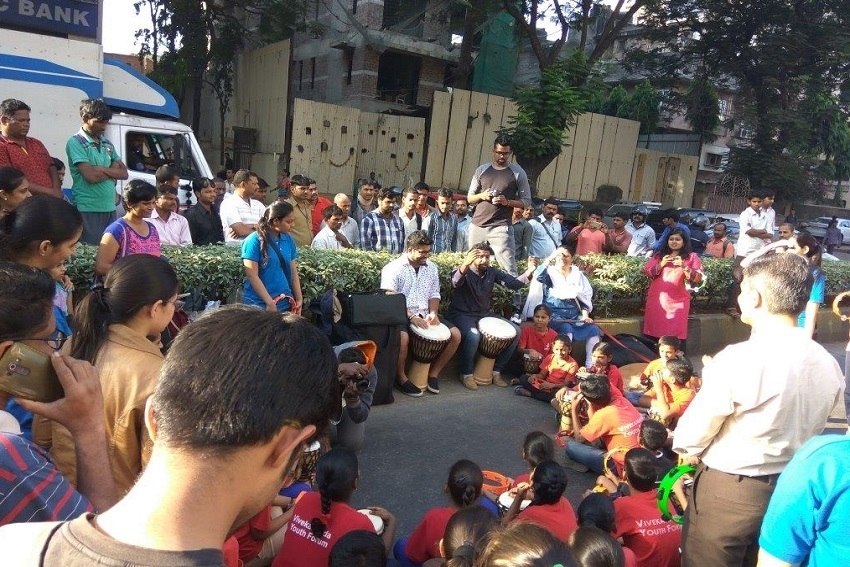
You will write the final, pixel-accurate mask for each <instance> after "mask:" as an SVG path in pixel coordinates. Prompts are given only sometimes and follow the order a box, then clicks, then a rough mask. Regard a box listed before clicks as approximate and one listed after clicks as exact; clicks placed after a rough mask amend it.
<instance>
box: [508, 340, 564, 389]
mask: <svg viewBox="0 0 850 567" xmlns="http://www.w3.org/2000/svg"><path fill="white" fill-rule="evenodd" d="M571 348H572V341H571V340H570V337H568V336H567V335H558V336H557V337H556V338H555V340H554V341H553V342H552V353H551V354H549V355H548V356H547V357H546V358H544V359H543V362H541V363H540V372H538V373H537V374H532V375H530V376H529V375H528V374H523V375H522V376H520V377H519V384H520V385H519V386H517V387H516V389H515V390H514V393H516V394H517V395H518V396H526V397H531V398H534V399H535V400H541V401H544V402H549V401H551V400H552V398H554V397H555V392H557V391H558V390H560V389H561V388H563V387H565V386H566V387H572V386H573V385H574V380H575V376H576V372H578V368H579V367H578V363H577V362H576V361H575V360H574V359H573V357H571V356H570V349H571Z"/></svg>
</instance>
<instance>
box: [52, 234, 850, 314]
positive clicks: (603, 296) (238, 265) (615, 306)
mask: <svg viewBox="0 0 850 567" xmlns="http://www.w3.org/2000/svg"><path fill="white" fill-rule="evenodd" d="M94 253H95V248H94V247H92V246H86V245H80V246H79V247H78V248H77V253H76V254H75V255H74V256H73V257H72V258H71V259H70V260H69V263H68V274H69V276H70V277H71V279H72V280H73V281H74V285H75V286H76V287H77V289H79V290H84V289H86V288H88V284H89V282H90V281H91V278H92V268H93V267H94ZM298 253H299V254H300V255H301V256H300V258H299V260H298V271H299V273H300V275H301V287H302V291H303V293H304V299H305V303H306V302H309V301H310V300H311V299H313V298H314V297H317V296H319V295H321V294H322V293H323V292H324V291H325V290H327V289H330V288H336V289H338V290H342V291H368V290H373V289H378V287H380V280H381V268H383V266H384V265H385V264H387V262H389V261H390V260H392V259H393V256H392V255H391V254H388V253H386V252H378V253H376V252H363V251H361V250H339V251H337V250H313V249H312V248H300V249H299V250H298ZM163 255H164V256H166V257H167V258H168V260H169V261H170V262H171V264H172V265H173V266H174V269H175V271H176V272H177V276H178V278H179V279H180V282H181V284H182V285H183V288H184V289H190V288H198V289H200V290H202V292H203V293H204V294H205V295H206V296H207V297H208V298H210V299H220V300H223V301H226V300H227V298H228V297H229V296H231V294H232V293H233V291H234V290H235V289H236V288H238V287H239V286H240V285H241V284H242V280H243V274H244V272H243V270H242V260H241V257H240V250H239V249H238V248H235V247H231V246H194V247H188V248H179V247H173V246H165V247H163ZM462 258H463V254H460V253H444V254H438V255H435V256H433V257H432V258H431V260H432V261H433V262H434V263H435V264H437V266H438V268H439V270H440V290H441V295H442V297H443V308H445V307H447V306H448V301H449V298H450V297H451V279H450V278H451V272H452V270H453V269H454V268H455V267H457V266H458V265H459V264H460V262H461V260H462ZM645 262H646V260H645V259H643V258H635V257H632V256H605V255H596V254H591V255H588V256H585V257H583V258H580V259H579V264H580V265H581V267H582V268H583V269H584V270H585V272H586V273H587V274H588V277H589V278H590V281H591V284H592V285H593V289H594V292H595V293H594V295H595V299H594V303H595V309H594V313H595V315H596V316H599V317H607V316H613V315H626V314H634V313H636V312H639V311H640V309H642V307H643V303H644V301H645V298H646V291H647V289H648V288H649V279H648V278H647V277H645V276H644V275H643V266H644V263H645ZM524 268H525V266H524V265H521V266H520V269H521V270H522V269H524ZM703 269H704V271H705V274H706V277H707V280H706V284H705V285H704V286H703V288H702V289H700V291H699V293H698V294H697V296H696V298H695V302H694V305H695V309H697V310H699V309H702V308H708V309H712V308H714V309H716V308H718V307H719V306H722V305H723V304H724V302H725V301H726V294H727V291H728V288H729V283H730V282H731V281H732V262H731V260H717V259H713V258H708V259H703ZM824 272H825V273H826V277H827V294H828V295H835V294H836V293H838V292H841V291H844V290H847V289H850V262H828V263H826V264H824ZM512 297H513V293H512V292H511V291H510V290H508V289H505V288H503V287H501V286H496V291H495V293H494V297H493V303H494V310H496V311H502V312H510V309H511V303H512Z"/></svg>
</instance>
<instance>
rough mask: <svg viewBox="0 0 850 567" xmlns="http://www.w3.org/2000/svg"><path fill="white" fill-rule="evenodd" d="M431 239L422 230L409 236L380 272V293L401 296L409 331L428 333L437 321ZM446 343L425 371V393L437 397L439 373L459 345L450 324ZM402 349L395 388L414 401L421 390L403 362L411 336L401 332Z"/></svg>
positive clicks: (437, 294)
mask: <svg viewBox="0 0 850 567" xmlns="http://www.w3.org/2000/svg"><path fill="white" fill-rule="evenodd" d="M431 244H432V242H431V238H430V237H429V236H428V233H427V232H425V231H424V230H417V231H415V232H412V233H411V234H410V236H408V237H407V240H406V241H405V252H404V254H402V255H401V256H399V257H398V258H396V259H395V260H393V261H392V262H390V263H389V264H387V265H386V266H384V268H383V269H382V270H381V289H386V290H389V291H395V292H397V293H401V294H403V295H404V297H405V299H406V301H407V318H408V320H409V321H410V327H411V328H413V327H417V328H419V329H424V330H427V329H429V328H433V327H437V326H439V325H440V324H441V323H440V318H439V316H438V315H437V312H438V311H439V309H440V275H439V272H438V270H437V266H436V264H434V263H432V262H429V261H428V256H430V255H431ZM447 327H449V331H450V338H449V342H448V344H447V345H446V347H445V348H444V349H443V351H442V353H440V354H439V356H437V358H436V360H434V361H433V362H431V366H430V368H429V370H428V386H427V388H428V391H429V392H431V393H432V394H439V393H440V383H439V380H438V377H439V375H440V371H441V370H442V369H443V367H444V366H445V365H446V363H447V362H448V361H449V360H451V358H452V356H453V355H454V353H455V351H456V350H457V347H458V345H459V344H460V332H459V331H458V330H457V329H456V328H455V327H454V326H453V325H451V324H449V325H447ZM399 332H400V333H401V345H400V347H399V352H398V368H397V378H396V387H397V388H398V389H399V390H400V391H401V392H402V393H403V394H406V395H408V396H412V397H414V398H418V397H419V396H421V395H422V389H421V388H420V387H419V386H416V385H414V384H413V383H412V382H411V381H410V380H409V379H408V377H407V373H406V371H405V362H406V361H407V352H408V347H409V345H410V332H411V331H409V330H408V329H406V328H405V329H400V330H399Z"/></svg>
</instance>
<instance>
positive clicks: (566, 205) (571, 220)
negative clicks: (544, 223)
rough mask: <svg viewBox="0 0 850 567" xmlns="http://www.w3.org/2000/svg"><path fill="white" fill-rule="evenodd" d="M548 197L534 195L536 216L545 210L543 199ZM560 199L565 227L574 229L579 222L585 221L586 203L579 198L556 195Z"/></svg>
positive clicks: (560, 209) (559, 207)
mask: <svg viewBox="0 0 850 567" xmlns="http://www.w3.org/2000/svg"><path fill="white" fill-rule="evenodd" d="M546 199H548V197H546V198H541V197H532V199H531V202H532V203H533V204H534V216H538V215H540V213H541V212H542V211H543V201H545V200H546ZM555 200H556V201H558V212H561V213H564V217H565V218H564V229H565V230H572V229H573V227H575V226H577V225H578V224H579V223H582V222H584V217H585V216H586V215H585V211H584V205H582V204H581V201H579V200H577V199H561V198H558V197H555Z"/></svg>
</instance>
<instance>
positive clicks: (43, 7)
mask: <svg viewBox="0 0 850 567" xmlns="http://www.w3.org/2000/svg"><path fill="white" fill-rule="evenodd" d="M97 2H98V0H0V25H3V24H8V25H13V26H15V27H17V28H22V29H25V30H34V31H35V30H38V31H47V32H53V33H61V34H70V35H81V36H85V37H97V25H98V20H97V18H98V6H97Z"/></svg>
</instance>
